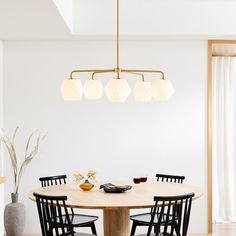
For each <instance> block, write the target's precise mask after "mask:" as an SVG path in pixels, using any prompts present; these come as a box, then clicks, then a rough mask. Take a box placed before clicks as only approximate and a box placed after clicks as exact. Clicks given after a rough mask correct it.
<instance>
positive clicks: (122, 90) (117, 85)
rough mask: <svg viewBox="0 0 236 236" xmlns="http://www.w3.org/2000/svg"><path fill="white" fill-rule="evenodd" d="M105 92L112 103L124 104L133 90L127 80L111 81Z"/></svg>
mask: <svg viewBox="0 0 236 236" xmlns="http://www.w3.org/2000/svg"><path fill="white" fill-rule="evenodd" d="M105 92H106V95H107V97H108V99H109V100H110V101H111V102H124V101H125V100H126V99H127V98H128V96H129V94H130V92H131V89H130V87H129V84H128V82H127V81H126V80H125V79H111V80H110V81H109V82H108V83H107V85H106V88H105Z"/></svg>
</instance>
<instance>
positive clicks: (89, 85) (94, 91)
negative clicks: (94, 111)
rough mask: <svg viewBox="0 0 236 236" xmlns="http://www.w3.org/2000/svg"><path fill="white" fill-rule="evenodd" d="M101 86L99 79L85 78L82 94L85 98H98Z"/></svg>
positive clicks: (100, 94)
mask: <svg viewBox="0 0 236 236" xmlns="http://www.w3.org/2000/svg"><path fill="white" fill-rule="evenodd" d="M102 92H103V87H102V83H101V81H100V80H93V79H90V80H86V81H85V84H84V95H85V97H86V98H87V99H99V98H101V96H102Z"/></svg>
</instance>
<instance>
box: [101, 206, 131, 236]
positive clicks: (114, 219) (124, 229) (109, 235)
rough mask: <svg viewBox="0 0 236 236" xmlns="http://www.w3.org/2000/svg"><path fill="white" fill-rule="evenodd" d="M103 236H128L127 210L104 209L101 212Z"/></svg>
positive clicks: (128, 221)
mask: <svg viewBox="0 0 236 236" xmlns="http://www.w3.org/2000/svg"><path fill="white" fill-rule="evenodd" d="M103 227H104V236H129V235H130V220H129V209H128V208H119V209H104V210H103Z"/></svg>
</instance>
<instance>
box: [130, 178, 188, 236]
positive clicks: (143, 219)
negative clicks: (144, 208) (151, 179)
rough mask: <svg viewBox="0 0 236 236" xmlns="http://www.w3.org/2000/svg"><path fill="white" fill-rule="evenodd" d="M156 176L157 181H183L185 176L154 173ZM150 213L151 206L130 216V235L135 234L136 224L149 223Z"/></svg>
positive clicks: (143, 224)
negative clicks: (145, 210)
mask: <svg viewBox="0 0 236 236" xmlns="http://www.w3.org/2000/svg"><path fill="white" fill-rule="evenodd" d="M156 178H157V181H160V182H173V183H183V180H184V179H185V176H180V175H166V174H156ZM151 214H152V208H151V210H150V212H147V213H142V214H137V215H132V216H130V220H131V221H133V224H132V228H131V233H130V235H131V236H133V235H135V231H136V227H137V226H148V225H149V222H150V219H151ZM154 223H155V222H154Z"/></svg>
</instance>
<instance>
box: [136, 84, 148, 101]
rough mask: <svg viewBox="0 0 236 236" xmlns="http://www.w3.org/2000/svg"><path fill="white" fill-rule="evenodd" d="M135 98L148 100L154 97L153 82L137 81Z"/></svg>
mask: <svg viewBox="0 0 236 236" xmlns="http://www.w3.org/2000/svg"><path fill="white" fill-rule="evenodd" d="M133 93H134V98H135V100H136V101H140V102H147V101H150V100H151V98H152V92H151V83H150V82H144V81H137V82H136V84H135V86H134V90H133Z"/></svg>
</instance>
